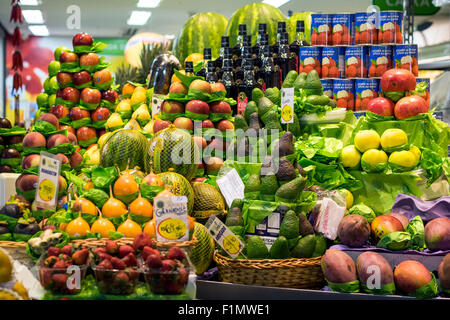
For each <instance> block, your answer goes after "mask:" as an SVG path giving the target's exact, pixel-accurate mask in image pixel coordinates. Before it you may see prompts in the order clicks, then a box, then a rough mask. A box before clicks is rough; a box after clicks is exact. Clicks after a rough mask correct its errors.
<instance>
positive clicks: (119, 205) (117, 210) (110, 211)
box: [102, 186, 128, 218]
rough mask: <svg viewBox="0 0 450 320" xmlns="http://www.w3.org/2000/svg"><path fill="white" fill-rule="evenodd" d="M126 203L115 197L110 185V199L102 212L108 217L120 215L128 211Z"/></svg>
mask: <svg viewBox="0 0 450 320" xmlns="http://www.w3.org/2000/svg"><path fill="white" fill-rule="evenodd" d="M127 212H128V211H127V207H126V206H125V204H124V203H123V202H122V201H120V200H118V199H116V198H114V197H113V192H112V187H111V186H109V199H108V200H107V201H106V202H105V204H104V205H103V207H102V214H103V215H104V216H105V217H107V218H114V217H120V216H121V215H124V214H125V213H127Z"/></svg>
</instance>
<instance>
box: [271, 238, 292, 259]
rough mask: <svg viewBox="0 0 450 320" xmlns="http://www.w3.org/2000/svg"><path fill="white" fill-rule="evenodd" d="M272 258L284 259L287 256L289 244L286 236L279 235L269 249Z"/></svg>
mask: <svg viewBox="0 0 450 320" xmlns="http://www.w3.org/2000/svg"><path fill="white" fill-rule="evenodd" d="M269 254H270V257H271V258H272V259H286V258H288V257H289V244H288V240H287V239H286V237H283V236H279V237H278V238H277V239H276V240H275V242H274V243H273V244H272V247H270V250H269Z"/></svg>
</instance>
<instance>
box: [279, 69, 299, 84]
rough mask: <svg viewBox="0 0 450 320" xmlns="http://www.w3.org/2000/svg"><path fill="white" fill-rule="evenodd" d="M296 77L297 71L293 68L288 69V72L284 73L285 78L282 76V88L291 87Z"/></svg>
mask: <svg viewBox="0 0 450 320" xmlns="http://www.w3.org/2000/svg"><path fill="white" fill-rule="evenodd" d="M297 77H298V73H297V71H295V70H291V71H289V72H288V74H287V75H286V78H284V81H283V85H282V86H281V87H282V88H293V87H294V83H295V80H296V79H297Z"/></svg>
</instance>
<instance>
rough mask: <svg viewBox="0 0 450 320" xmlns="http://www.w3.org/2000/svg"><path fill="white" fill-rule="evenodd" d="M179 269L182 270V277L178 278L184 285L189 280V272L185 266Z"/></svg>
mask: <svg viewBox="0 0 450 320" xmlns="http://www.w3.org/2000/svg"><path fill="white" fill-rule="evenodd" d="M178 271H179V272H180V279H179V280H178V282H179V283H180V284H182V285H185V284H186V283H187V281H188V278H189V273H188V272H187V270H186V269H185V268H180V269H178Z"/></svg>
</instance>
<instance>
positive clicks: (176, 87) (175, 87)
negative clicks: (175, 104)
mask: <svg viewBox="0 0 450 320" xmlns="http://www.w3.org/2000/svg"><path fill="white" fill-rule="evenodd" d="M169 93H184V94H187V93H188V88H187V87H186V86H185V85H184V84H183V83H181V82H178V81H177V82H174V83H172V84H171V85H170V88H169Z"/></svg>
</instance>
